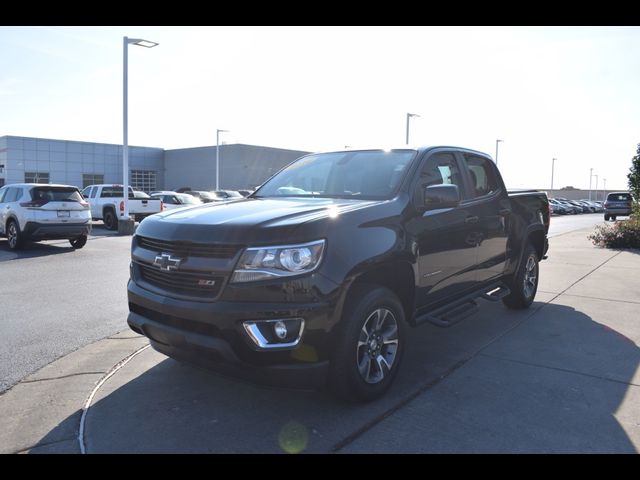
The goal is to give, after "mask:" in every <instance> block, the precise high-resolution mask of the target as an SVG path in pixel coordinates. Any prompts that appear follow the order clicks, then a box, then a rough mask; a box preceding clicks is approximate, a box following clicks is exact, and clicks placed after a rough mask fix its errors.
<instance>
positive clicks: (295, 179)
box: [256, 150, 416, 199]
mask: <svg viewBox="0 0 640 480" xmlns="http://www.w3.org/2000/svg"><path fill="white" fill-rule="evenodd" d="M415 155H416V152H415V151H414V150H392V151H389V152H385V151H381V150H368V151H352V152H334V153H322V154H316V155H308V156H306V157H303V158H301V159H299V160H297V161H296V162H294V163H292V164H290V165H289V166H288V167H286V168H285V169H284V170H281V171H280V172H279V173H277V174H276V175H275V176H274V177H272V178H271V179H270V180H268V181H267V182H266V183H265V184H264V185H263V186H262V187H261V188H260V190H258V192H256V196H257V197H272V196H295V197H298V196H314V197H342V198H345V197H348V198H372V199H373V198H388V197H390V196H391V195H392V194H393V193H394V192H395V191H396V190H397V189H398V187H399V185H400V182H401V181H402V179H403V177H404V174H405V172H406V170H407V166H408V165H409V163H410V162H411V160H412V159H413V158H414V157H415Z"/></svg>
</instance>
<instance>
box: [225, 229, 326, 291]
mask: <svg viewBox="0 0 640 480" xmlns="http://www.w3.org/2000/svg"><path fill="white" fill-rule="evenodd" d="M324 244H325V241H324V240H317V241H315V242H309V243H302V244H299V245H283V246H278V247H254V248H247V249H246V250H245V252H244V253H243V254H242V257H240V261H239V262H238V266H237V267H236V270H235V271H234V272H233V277H231V282H232V283H240V282H254V281H256V280H267V279H270V278H277V277H289V276H291V275H300V274H302V273H309V272H312V271H313V270H315V269H316V267H317V266H318V265H319V264H320V260H322V252H323V251H324Z"/></svg>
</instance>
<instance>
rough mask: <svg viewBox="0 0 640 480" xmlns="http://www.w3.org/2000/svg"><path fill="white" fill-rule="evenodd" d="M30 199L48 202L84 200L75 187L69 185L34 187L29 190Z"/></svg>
mask: <svg viewBox="0 0 640 480" xmlns="http://www.w3.org/2000/svg"><path fill="white" fill-rule="evenodd" d="M31 200H47V201H49V202H82V201H84V200H83V198H82V195H81V194H80V192H79V191H78V189H77V188H69V187H36V188H34V189H32V190H31Z"/></svg>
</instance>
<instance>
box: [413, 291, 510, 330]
mask: <svg viewBox="0 0 640 480" xmlns="http://www.w3.org/2000/svg"><path fill="white" fill-rule="evenodd" d="M510 293H511V290H509V288H508V287H507V286H506V285H504V284H503V283H497V284H493V285H490V286H489V287H486V288H483V289H482V290H478V291H476V292H473V293H471V294H469V295H465V296H464V297H461V298H459V299H457V300H454V301H453V302H451V303H449V304H447V305H444V306H442V307H440V308H437V309H435V310H433V311H431V312H428V313H424V314H422V315H418V316H417V317H416V319H415V323H416V325H421V324H423V323H427V322H429V323H432V324H434V325H436V326H437V327H443V328H446V327H450V326H452V325H455V324H456V323H458V322H460V321H462V320H464V319H465V318H467V317H468V316H470V315H473V314H474V313H476V312H477V311H478V304H477V302H476V299H478V298H481V299H483V300H488V301H490V302H497V301H499V300H501V299H503V298H504V297H506V296H507V295H509V294H510Z"/></svg>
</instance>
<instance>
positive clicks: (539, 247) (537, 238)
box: [528, 230, 544, 259]
mask: <svg viewBox="0 0 640 480" xmlns="http://www.w3.org/2000/svg"><path fill="white" fill-rule="evenodd" d="M528 241H529V242H530V243H531V245H533V248H535V249H536V253H537V254H538V259H541V258H542V256H543V255H544V232H543V231H542V230H535V231H533V232H531V233H530V234H529V238H528Z"/></svg>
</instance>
